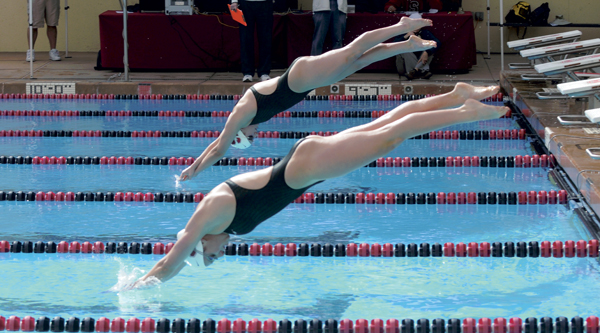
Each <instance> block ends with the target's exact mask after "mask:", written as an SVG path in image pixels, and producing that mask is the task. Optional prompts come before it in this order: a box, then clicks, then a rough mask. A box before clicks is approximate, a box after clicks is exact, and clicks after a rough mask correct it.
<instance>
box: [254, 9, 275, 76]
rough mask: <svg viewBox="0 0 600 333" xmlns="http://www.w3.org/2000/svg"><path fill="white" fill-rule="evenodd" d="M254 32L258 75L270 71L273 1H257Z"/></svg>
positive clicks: (267, 73) (266, 73)
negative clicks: (256, 46)
mask: <svg viewBox="0 0 600 333" xmlns="http://www.w3.org/2000/svg"><path fill="white" fill-rule="evenodd" d="M257 5H258V6H257V7H258V8H257V10H258V12H257V15H256V21H257V22H256V34H257V36H258V68H257V70H256V72H257V73H256V74H258V77H260V76H262V75H269V73H271V45H272V40H273V38H272V37H273V2H272V1H270V0H267V1H259V2H257Z"/></svg>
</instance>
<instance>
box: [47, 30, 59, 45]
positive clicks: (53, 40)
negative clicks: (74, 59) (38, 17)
mask: <svg viewBox="0 0 600 333" xmlns="http://www.w3.org/2000/svg"><path fill="white" fill-rule="evenodd" d="M57 33H58V32H57V29H56V27H51V26H48V28H47V29H46V35H48V42H49V43H50V49H51V50H54V49H55V48H56V36H57Z"/></svg>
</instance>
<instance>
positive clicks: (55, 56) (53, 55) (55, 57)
mask: <svg viewBox="0 0 600 333" xmlns="http://www.w3.org/2000/svg"><path fill="white" fill-rule="evenodd" d="M49 54H50V60H53V61H60V55H59V54H58V50H57V49H52V50H50V53H49Z"/></svg>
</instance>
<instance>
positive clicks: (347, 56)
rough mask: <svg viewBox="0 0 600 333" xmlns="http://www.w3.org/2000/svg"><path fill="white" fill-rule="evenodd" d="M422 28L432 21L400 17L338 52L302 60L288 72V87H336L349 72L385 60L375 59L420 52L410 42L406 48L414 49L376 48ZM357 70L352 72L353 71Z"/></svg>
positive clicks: (360, 37) (397, 47) (299, 88)
mask: <svg viewBox="0 0 600 333" xmlns="http://www.w3.org/2000/svg"><path fill="white" fill-rule="evenodd" d="M424 26H431V20H425V19H410V18H408V17H403V18H402V19H400V22H398V23H397V24H394V25H392V26H389V27H384V28H380V29H376V30H371V31H367V32H365V33H363V34H362V35H360V36H358V37H357V38H356V39H355V40H354V41H352V42H351V43H350V44H348V45H346V46H345V47H343V48H341V49H337V50H332V51H329V52H327V53H325V54H322V55H320V56H315V57H304V58H302V59H301V61H297V62H296V64H295V65H296V66H295V67H297V70H294V68H292V69H291V70H290V81H291V82H290V87H291V88H292V90H294V91H306V90H310V89H314V88H316V87H320V86H323V85H327V84H331V83H335V82H337V81H339V79H340V78H344V77H345V76H344V75H343V74H346V73H350V72H352V71H351V70H349V69H350V67H352V68H358V69H360V68H362V67H365V66H366V65H368V64H367V63H366V62H367V61H377V60H381V59H385V58H384V57H379V56H376V55H381V56H383V55H384V54H385V55H387V56H386V57H389V56H392V55H396V54H398V53H401V52H407V51H411V52H412V51H414V50H421V48H419V45H415V44H416V43H415V41H416V40H418V41H421V40H420V39H412V43H411V42H410V41H411V40H409V41H407V42H408V43H406V45H407V46H412V47H413V48H410V47H399V46H398V45H399V44H402V43H392V45H391V46H387V45H384V44H381V45H378V44H380V43H383V42H385V41H386V40H388V39H390V38H392V37H394V36H396V35H400V34H403V33H407V32H409V31H414V30H416V29H419V28H421V27H424ZM420 46H422V45H420ZM372 49H377V51H378V50H392V51H393V52H385V51H384V52H377V51H374V52H371V51H373V50H372ZM367 51H369V52H367ZM394 52H395V53H394ZM369 54H373V55H374V56H368V57H364V56H366V55H369ZM361 58H362V59H361ZM359 59H361V60H362V61H361V62H362V63H363V65H362V66H357V64H356V62H357V61H358V60H359ZM356 70H357V69H354V71H356ZM352 73H353V72H352ZM348 75H349V74H348ZM346 76H347V75H346Z"/></svg>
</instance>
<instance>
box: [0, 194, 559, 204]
mask: <svg viewBox="0 0 600 333" xmlns="http://www.w3.org/2000/svg"><path fill="white" fill-rule="evenodd" d="M204 196H205V194H203V193H200V192H198V193H180V192H177V193H171V192H167V193H162V192H156V193H152V192H146V193H142V192H136V193H134V192H116V193H113V192H95V193H94V192H77V193H74V192H66V193H65V192H56V193H54V192H52V191H50V192H42V191H39V192H37V193H36V192H33V191H16V192H15V191H7V192H4V191H0V202H1V201H35V202H43V201H59V202H63V201H66V202H69V201H86V202H90V201H96V202H99V201H100V202H113V201H116V202H178V203H183V202H186V203H199V202H200V201H202V200H203V199H204ZM570 199H571V198H569V196H568V193H567V191H565V190H559V191H555V190H551V191H539V192H536V191H529V192H526V191H519V192H509V193H506V192H498V193H496V192H487V193H486V192H479V193H476V192H468V193H467V192H458V193H455V192H439V193H433V192H430V193H427V194H425V193H392V192H390V193H387V194H386V193H382V192H379V193H364V192H360V193H312V192H309V193H303V194H302V195H301V196H300V197H298V198H297V199H295V200H294V201H293V203H297V204H303V203H305V204H378V205H384V204H388V205H414V204H417V205H424V204H428V205H436V204H437V205H456V204H458V205H467V204H468V205H530V206H531V205H556V204H560V205H565V204H567V203H568V201H569V200H570Z"/></svg>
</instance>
